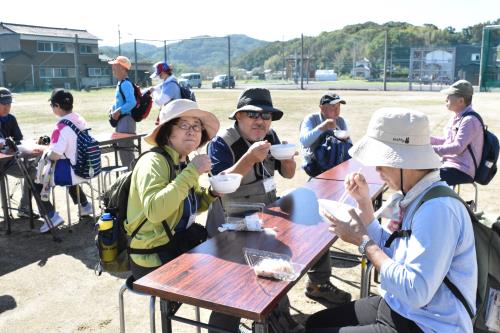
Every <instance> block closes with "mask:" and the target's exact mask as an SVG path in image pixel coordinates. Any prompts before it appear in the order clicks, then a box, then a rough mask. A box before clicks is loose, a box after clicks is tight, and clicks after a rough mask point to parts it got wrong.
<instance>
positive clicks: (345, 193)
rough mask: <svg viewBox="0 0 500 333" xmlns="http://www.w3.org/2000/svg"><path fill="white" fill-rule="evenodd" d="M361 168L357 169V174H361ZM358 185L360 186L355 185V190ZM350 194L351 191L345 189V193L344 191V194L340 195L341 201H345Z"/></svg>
mask: <svg viewBox="0 0 500 333" xmlns="http://www.w3.org/2000/svg"><path fill="white" fill-rule="evenodd" d="M361 169H362V167H361V168H359V169H358V171H356V173H357V174H359V173H360V172H361ZM356 187H358V185H355V186H354V187H353V188H352V189H353V190H354V189H355V188H356ZM348 196H349V192H348V191H347V190H344V193H342V195H341V196H340V199H339V203H344V202H345V201H346V200H347V197H348Z"/></svg>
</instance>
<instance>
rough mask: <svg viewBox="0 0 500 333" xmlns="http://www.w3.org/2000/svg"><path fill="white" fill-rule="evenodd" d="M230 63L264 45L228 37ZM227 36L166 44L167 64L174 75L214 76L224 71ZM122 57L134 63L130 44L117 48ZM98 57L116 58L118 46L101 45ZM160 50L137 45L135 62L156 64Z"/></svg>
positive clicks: (141, 44)
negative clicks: (197, 73) (120, 51)
mask: <svg viewBox="0 0 500 333" xmlns="http://www.w3.org/2000/svg"><path fill="white" fill-rule="evenodd" d="M230 40H231V61H234V59H238V58H239V57H241V56H242V55H243V54H246V53H248V52H249V51H251V50H253V49H255V48H258V47H261V46H263V45H266V44H267V43H268V42H265V41H262V40H258V39H254V38H250V37H247V36H245V35H231V36H230ZM227 46H228V39H227V37H210V36H199V37H194V38H192V39H186V40H182V41H179V42H176V43H172V44H168V45H167V58H168V62H169V63H172V64H173V65H174V68H175V70H176V72H185V71H194V72H203V73H206V74H209V75H210V74H212V75H213V74H214V73H215V72H219V71H221V70H225V68H227V60H228V59H227V57H228V47H227ZM121 50H122V55H125V56H127V57H129V58H130V59H131V60H132V61H133V60H134V43H124V44H123V45H121ZM99 52H100V53H101V54H105V55H107V56H110V57H116V56H117V55H118V47H111V46H103V47H100V48H99ZM164 53H165V52H164V47H163V46H159V47H157V46H154V45H151V44H146V43H141V42H137V58H138V62H157V61H162V60H163V58H164Z"/></svg>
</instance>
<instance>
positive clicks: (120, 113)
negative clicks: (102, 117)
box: [108, 56, 137, 167]
mask: <svg viewBox="0 0 500 333" xmlns="http://www.w3.org/2000/svg"><path fill="white" fill-rule="evenodd" d="M108 64H110V65H112V67H111V69H112V71H113V76H114V77H115V78H116V79H117V80H118V83H117V85H116V90H115V102H114V103H113V105H112V106H111V108H110V110H109V113H110V117H111V118H110V122H112V125H113V126H114V127H115V131H116V132H119V133H131V134H134V133H135V130H136V123H135V120H134V118H132V114H131V112H132V109H133V108H134V107H135V106H136V103H137V101H136V99H135V95H134V86H133V85H132V82H130V80H129V78H128V71H129V70H130V68H131V67H132V63H131V62H130V60H129V59H128V58H127V57H124V56H118V57H116V59H114V60H111V61H108ZM118 146H119V147H120V149H119V150H118V154H119V156H120V160H121V162H122V165H124V166H127V167H130V165H131V164H132V161H133V160H134V158H135V155H134V143H133V141H132V140H127V141H125V142H120V143H118Z"/></svg>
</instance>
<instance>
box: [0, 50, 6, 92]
mask: <svg viewBox="0 0 500 333" xmlns="http://www.w3.org/2000/svg"><path fill="white" fill-rule="evenodd" d="M3 61H4V59H3V58H2V53H0V87H5V82H4V81H5V80H4V77H3Z"/></svg>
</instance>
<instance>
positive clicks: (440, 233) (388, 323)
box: [306, 108, 477, 333]
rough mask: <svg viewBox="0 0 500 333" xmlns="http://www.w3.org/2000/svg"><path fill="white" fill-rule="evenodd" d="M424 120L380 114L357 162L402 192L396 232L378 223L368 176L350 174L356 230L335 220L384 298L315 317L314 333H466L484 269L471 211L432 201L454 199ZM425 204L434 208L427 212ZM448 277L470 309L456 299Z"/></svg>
mask: <svg viewBox="0 0 500 333" xmlns="http://www.w3.org/2000/svg"><path fill="white" fill-rule="evenodd" d="M429 132H430V131H429V121H428V119H427V116H425V115H424V114H423V113H421V112H418V111H413V110H408V109H402V108H383V109H380V110H377V111H376V112H375V113H374V114H373V116H372V118H371V120H370V123H369V125H368V129H367V132H366V134H365V136H364V137H363V138H361V140H359V141H358V142H356V143H355V144H354V146H353V147H352V148H351V149H350V150H349V154H350V155H351V156H352V157H353V158H354V159H357V160H358V161H359V162H361V163H362V164H363V165H367V166H373V167H376V170H377V172H378V173H379V174H380V177H381V178H382V179H383V180H384V181H385V182H386V183H387V185H388V186H389V188H390V189H391V190H393V191H397V193H399V196H395V197H394V200H396V201H397V202H395V205H393V207H396V208H397V211H394V210H391V211H392V214H393V216H392V218H393V219H394V220H397V221H398V226H397V227H396V230H395V231H394V232H390V230H388V229H386V228H384V227H382V226H381V224H380V223H379V221H378V220H377V219H376V216H378V214H376V213H374V210H373V205H372V201H371V198H370V194H369V188H368V184H367V182H366V179H365V178H364V177H363V175H362V174H361V173H358V172H355V173H351V174H349V175H348V176H347V177H346V179H345V188H346V191H348V193H349V194H350V195H351V196H352V197H353V198H354V199H355V200H356V202H357V209H356V210H354V209H351V210H350V211H349V213H350V215H351V217H352V220H351V221H350V222H348V223H346V222H341V221H338V220H336V219H335V218H334V217H333V216H329V215H328V214H325V215H327V217H328V219H329V220H330V221H329V222H330V223H331V227H330V230H331V231H332V232H334V233H335V234H336V235H338V236H339V237H340V238H341V239H342V240H344V241H346V242H348V243H351V244H354V245H356V246H358V250H359V252H360V253H361V254H362V255H366V256H367V257H368V259H369V260H370V262H372V263H373V265H374V267H375V268H376V269H377V271H378V272H379V273H380V296H372V297H367V298H362V299H359V300H357V301H354V302H351V303H348V304H346V305H342V306H339V307H337V308H335V309H327V310H323V311H320V312H318V313H315V314H313V315H312V316H311V317H310V318H309V319H308V320H307V323H306V331H307V332H308V333H316V332H317V333H319V332H353V333H355V332H359V333H362V332H381V333H383V332H391V333H394V332H401V333H403V332H404V333H412V332H465V333H472V321H471V319H470V316H469V314H468V311H471V313H474V312H475V304H476V287H477V264H476V251H475V243H474V232H473V230H472V223H471V220H470V216H469V213H468V211H467V209H466V207H465V205H464V204H463V203H462V202H460V201H458V200H456V199H454V198H451V197H446V196H435V197H429V196H427V194H428V193H429V195H430V194H431V193H430V191H433V192H434V193H436V192H435V191H436V190H440V191H444V192H446V191H450V192H451V190H450V188H449V187H448V186H447V185H446V183H445V182H444V181H442V180H441V179H440V176H439V171H438V170H437V169H438V168H439V167H440V165H441V162H440V160H439V156H438V155H437V154H436V153H435V152H434V150H433V149H432V146H431V144H430V135H429V134H430V133H429ZM424 196H426V197H427V199H426V201H425V202H424V203H423V204H422V201H421V200H422V199H423V198H424ZM445 277H446V278H447V280H448V281H449V282H451V283H452V284H453V285H454V286H455V287H457V288H458V289H459V292H460V293H461V294H462V296H463V298H464V299H465V301H466V303H467V308H469V310H467V309H466V306H465V303H462V302H461V300H459V298H458V297H455V295H456V294H455V293H452V292H451V291H450V289H449V288H450V287H448V286H449V284H448V283H447V282H445Z"/></svg>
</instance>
